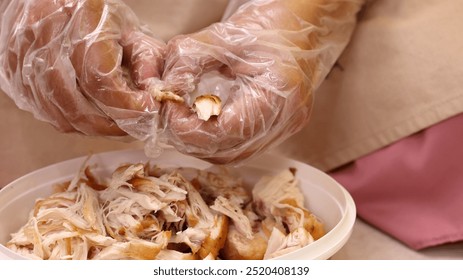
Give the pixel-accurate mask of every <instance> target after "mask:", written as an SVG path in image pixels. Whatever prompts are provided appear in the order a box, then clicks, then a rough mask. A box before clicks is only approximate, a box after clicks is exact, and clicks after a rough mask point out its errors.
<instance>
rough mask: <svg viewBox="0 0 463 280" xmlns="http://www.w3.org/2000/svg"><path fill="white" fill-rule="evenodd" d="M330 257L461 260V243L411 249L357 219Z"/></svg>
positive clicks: (344, 258)
mask: <svg viewBox="0 0 463 280" xmlns="http://www.w3.org/2000/svg"><path fill="white" fill-rule="evenodd" d="M332 259H334V260H346V259H351V260H435V259H437V260H463V242H459V243H454V244H447V245H441V246H436V247H433V248H427V249H424V250H420V251H415V250H412V249H410V248H409V247H407V246H406V245H404V244H403V243H401V242H399V241H397V240H396V239H394V238H392V237H390V236H389V235H387V234H385V233H383V232H381V231H379V230H377V229H376V228H374V227H372V226H370V225H369V224H367V223H365V222H364V221H362V220H361V219H357V220H356V222H355V225H354V229H353V232H352V236H351V237H350V239H349V240H348V241H347V243H346V245H345V246H344V247H343V248H341V250H340V251H339V252H337V253H336V254H335V255H334V256H333V257H332Z"/></svg>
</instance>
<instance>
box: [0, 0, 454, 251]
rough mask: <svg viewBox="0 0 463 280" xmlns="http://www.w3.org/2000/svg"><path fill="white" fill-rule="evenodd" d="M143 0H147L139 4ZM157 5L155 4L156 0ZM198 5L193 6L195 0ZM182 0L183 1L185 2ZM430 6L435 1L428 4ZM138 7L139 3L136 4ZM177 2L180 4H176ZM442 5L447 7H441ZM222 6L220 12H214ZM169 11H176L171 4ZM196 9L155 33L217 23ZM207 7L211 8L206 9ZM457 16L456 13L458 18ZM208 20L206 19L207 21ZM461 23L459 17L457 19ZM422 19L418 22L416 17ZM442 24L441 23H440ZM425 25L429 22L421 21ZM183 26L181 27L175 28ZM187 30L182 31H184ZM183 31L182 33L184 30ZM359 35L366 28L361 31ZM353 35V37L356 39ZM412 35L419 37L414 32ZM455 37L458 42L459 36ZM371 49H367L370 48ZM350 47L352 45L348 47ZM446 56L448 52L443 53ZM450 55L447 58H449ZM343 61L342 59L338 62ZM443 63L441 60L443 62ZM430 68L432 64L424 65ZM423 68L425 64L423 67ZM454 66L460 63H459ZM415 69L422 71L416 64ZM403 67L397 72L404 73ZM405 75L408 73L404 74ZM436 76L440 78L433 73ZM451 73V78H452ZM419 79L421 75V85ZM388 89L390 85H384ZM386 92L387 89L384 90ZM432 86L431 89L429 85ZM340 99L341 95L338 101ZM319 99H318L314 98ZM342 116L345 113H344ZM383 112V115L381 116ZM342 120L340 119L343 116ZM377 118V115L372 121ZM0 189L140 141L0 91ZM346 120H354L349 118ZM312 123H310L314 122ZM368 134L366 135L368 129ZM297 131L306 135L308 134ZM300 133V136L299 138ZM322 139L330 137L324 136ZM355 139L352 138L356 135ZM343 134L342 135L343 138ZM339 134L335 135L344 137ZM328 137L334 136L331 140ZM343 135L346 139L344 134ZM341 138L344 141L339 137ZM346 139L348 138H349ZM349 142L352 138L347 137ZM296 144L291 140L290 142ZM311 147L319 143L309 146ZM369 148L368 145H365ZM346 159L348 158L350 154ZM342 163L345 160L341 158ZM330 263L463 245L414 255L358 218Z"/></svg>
mask: <svg viewBox="0 0 463 280" xmlns="http://www.w3.org/2000/svg"><path fill="white" fill-rule="evenodd" d="M127 1H128V2H129V1H132V2H133V1H138V0H127ZM142 1H147V0H142ZM160 1H161V0H160ZM167 1H168V2H170V3H171V2H172V1H169V0H164V2H166V3H167ZM201 1H202V3H203V5H204V3H205V2H207V3H208V5H211V4H210V3H218V2H222V4H220V3H218V4H217V5H218V6H217V7H216V8H214V9H223V8H224V5H223V3H224V2H225V1H218V2H213V1H208V0H207V1H206V0H201ZM201 1H199V2H201ZM391 1H401V0H389V3H391ZM185 2H186V1H185ZM407 2H408V3H412V2H413V3H415V4H417V3H418V2H420V1H413V0H410V1H408V0H407ZM434 2H436V1H434ZM450 2H452V1H442V3H444V5H449V3H450ZM140 3H141V2H140ZM182 3H183V1H182ZM445 3H447V4H445ZM219 6H220V7H222V8H219ZM172 7H178V6H176V5H173V6H172ZM198 7H201V6H194V7H193V6H190V8H191V9H192V10H193V11H196V12H195V13H185V14H181V15H183V16H182V17H180V19H178V18H177V19H176V20H175V19H172V18H171V20H174V23H175V24H174V23H173V24H171V25H170V26H174V27H175V26H177V27H178V28H179V29H177V30H170V31H168V30H167V29H165V32H164V33H162V34H160V36H162V37H164V38H168V37H170V36H171V35H172V34H173V33H178V32H186V31H189V30H188V28H193V29H195V28H199V27H200V26H201V25H204V24H206V21H211V20H215V19H217V18H218V17H217V15H215V16H213V15H212V16H210V15H206V14H201V12H200V11H199V10H198V9H197V8H198ZM211 7H212V6H211ZM446 8H447V9H448V10H449V12H451V13H452V12H455V13H456V12H458V9H453V8H452V7H451V6H446ZM431 11H434V10H427V12H429V13H431ZM407 12H410V11H409V10H404V11H403V13H404V15H407ZM139 13H143V14H142V17H146V18H150V17H151V18H154V19H156V20H160V21H164V20H166V21H167V20H168V18H169V15H168V14H166V13H158V14H157V15H159V14H160V15H159V16H154V14H152V13H150V12H149V11H146V10H145V11H143V9H141V11H139ZM172 13H180V11H176V12H175V11H172ZM162 15H164V17H165V18H164V19H162V20H161V16H162ZM460 15H461V14H460ZM186 16H189V19H190V20H191V19H199V20H200V21H199V22H198V25H196V26H188V25H185V23H182V19H186ZM209 16H210V17H209ZM202 19H206V21H202ZM459 19H461V17H459ZM422 20H424V19H422ZM442 20H445V18H444V19H442ZM427 21H429V20H427ZM181 26H184V28H181ZM185 26H187V27H185ZM185 28H186V29H185ZM364 31H365V32H366V31H368V30H364ZM357 36H358V35H357ZM416 36H419V34H417V35H416ZM413 38H415V39H419V38H418V37H413ZM460 38H462V37H461V36H460ZM374 47H375V46H374V45H373V46H371V48H374ZM351 48H352V47H351ZM353 54H355V55H362V54H363V53H362V52H361V51H360V50H357V51H356V52H353ZM457 54H458V57H459V58H461V57H463V56H461V52H458V53H457ZM449 55H450V54H449ZM451 58H452V57H451V55H450V57H448V60H450V59H451ZM343 59H344V60H343V61H345V59H347V58H343ZM448 62H449V61H446V63H448ZM429 64H432V61H431V62H429ZM429 64H428V65H429ZM460 65H463V63H462V64H460ZM421 67H425V65H424V66H421ZM405 70H407V69H402V71H405ZM407 73H408V72H407ZM333 75H334V77H338V76H336V75H340V73H334V74H333ZM439 75H440V74H439ZM453 75H454V74H453ZM423 80H425V77H423V79H422V80H421V81H423ZM364 81H368V77H366V78H365V80H364ZM389 85H391V83H389ZM436 85H447V84H444V83H442V82H441V83H436ZM357 86H358V87H360V88H362V87H364V85H357ZM447 86H449V87H450V85H447ZM325 87H329V85H325ZM386 88H387V87H386ZM434 88H435V87H434ZM457 89H458V92H456V93H454V95H455V96H461V95H462V93H461V87H457ZM340 98H341V97H340ZM320 99H321V98H320ZM327 102H328V101H327V100H325V101H323V100H320V101H319V104H321V105H323V104H325V105H324V106H328V107H330V108H331V109H330V110H329V112H333V110H334V109H333V108H332V107H331V106H333V104H332V103H331V104H328V105H327ZM338 102H339V103H337V104H346V103H342V102H344V101H343V99H339V100H338ZM350 108H351V109H355V106H354V107H350ZM316 110H318V111H319V112H323V111H324V110H326V109H325V108H323V107H317V108H316ZM346 113H348V111H347V112H346ZM386 113H387V112H386ZM342 117H343V113H339V114H335V115H332V118H330V120H332V119H333V118H342ZM344 117H345V115H344ZM378 118H379V117H378ZM0 120H1V121H0V131H1V137H0V186H4V185H5V184H7V183H9V182H11V181H13V180H14V179H16V178H18V177H20V176H22V175H25V174H27V173H29V172H31V171H33V170H36V169H38V168H41V167H44V166H47V165H49V164H53V163H57V162H60V161H63V160H66V159H70V158H74V157H77V156H82V155H87V154H89V153H97V152H102V151H108V150H115V149H126V148H134V147H140V148H141V147H142V144H141V143H136V142H134V143H123V142H116V141H111V140H108V139H101V138H92V137H86V136H82V135H77V134H61V133H59V132H57V131H56V130H54V129H53V128H52V127H51V126H50V125H49V124H47V123H43V122H40V121H38V120H36V119H34V118H33V117H32V115H31V114H30V113H27V112H24V111H21V110H19V109H17V108H16V106H15V105H14V103H13V102H12V101H11V100H10V99H9V98H8V97H7V96H6V95H5V94H3V93H1V92H0ZM350 120H351V121H352V122H354V121H355V119H352V118H351V119H350ZM314 122H315V121H314ZM316 122H318V123H320V124H321V125H323V122H324V120H323V119H318V120H317V121H316ZM370 132H371V131H370ZM302 133H309V134H310V133H311V132H310V131H309V132H307V130H306V131H305V132H302ZM342 133H345V134H346V135H348V134H349V130H342ZM302 135H303V134H302ZM327 135H330V134H329V133H328V134H327ZM356 135H357V134H356ZM344 136H345V135H344ZM344 136H341V137H344ZM332 137H334V136H332ZM346 137H347V136H346ZM294 139H303V140H294ZM342 139H347V138H342ZM349 139H351V138H349ZM353 140H355V139H353ZM291 141H292V142H290V143H292V145H293V147H297V148H298V149H299V148H300V147H301V146H300V145H299V146H298V142H297V141H303V143H307V142H306V139H305V138H304V137H300V138H293V140H291ZM294 141H296V142H294ZM314 145H321V144H314ZM318 147H319V146H314V148H318ZM368 148H369V149H370V148H371V147H370V146H369V147H368ZM307 154H310V152H309V151H306V152H304V153H301V154H300V155H301V156H304V155H307ZM351 156H352V155H351ZM344 160H345V159H344ZM333 259H463V243H459V244H453V245H446V246H439V247H436V248H432V249H426V250H423V251H420V252H416V251H413V250H410V249H408V248H407V247H405V246H403V244H401V243H400V242H398V241H396V240H394V239H392V238H390V237H389V236H387V235H385V234H383V233H382V232H380V231H378V230H376V229H375V228H373V227H371V226H369V225H368V224H365V223H364V222H363V221H361V220H360V219H358V220H357V222H356V225H355V227H354V232H353V234H352V237H351V239H350V240H349V241H348V243H347V245H346V246H345V247H344V248H342V249H341V251H340V252H339V253H337V254H336V255H335V256H334V257H333Z"/></svg>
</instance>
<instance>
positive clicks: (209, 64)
mask: <svg viewBox="0 0 463 280" xmlns="http://www.w3.org/2000/svg"><path fill="white" fill-rule="evenodd" d="M362 3H363V1H362V0H313V1H306V0H253V1H250V2H249V3H247V4H244V5H243V6H241V7H240V9H238V11H237V12H236V13H234V14H233V15H232V16H231V17H230V18H229V19H227V20H226V21H224V22H220V23H216V24H213V25H211V26H210V27H208V28H206V29H204V30H202V31H199V32H197V33H195V34H191V35H182V36H178V37H175V38H173V39H172V40H171V41H170V42H169V43H168V45H167V54H166V62H165V72H164V76H163V81H164V82H165V87H166V89H167V90H170V91H173V92H175V93H176V94H179V95H181V96H183V97H184V98H185V100H186V101H187V102H185V103H178V102H165V103H164V104H163V106H162V109H161V114H162V121H163V122H162V128H163V130H164V133H165V135H166V136H165V137H166V138H168V139H169V141H170V143H171V144H173V145H174V146H175V147H176V148H177V149H178V150H179V151H181V152H183V153H187V154H190V155H194V156H196V157H198V158H203V159H205V160H208V161H210V162H214V163H237V162H240V161H243V160H245V159H247V158H249V157H251V156H253V155H256V154H259V153H260V152H262V151H264V150H266V149H268V148H269V147H271V146H273V145H277V144H280V143H281V142H282V141H284V140H285V139H287V138H288V137H290V136H291V135H293V134H294V133H296V132H298V131H299V130H300V129H301V128H302V127H303V126H304V125H306V123H307V121H308V119H309V116H310V112H311V107H312V102H313V92H314V91H315V90H316V89H317V87H318V86H319V85H320V83H321V82H322V81H323V80H324V79H325V77H326V75H327V74H328V73H329V71H330V69H331V68H332V66H333V64H334V63H335V62H336V60H337V58H338V57H339V55H340V53H341V52H342V50H343V49H344V47H345V46H346V44H347V43H348V41H349V39H350V36H351V33H352V31H353V28H354V26H355V19H356V13H357V12H358V11H359V9H360V8H361V5H362ZM202 94H213V95H217V96H219V97H220V99H221V100H222V104H223V109H222V112H221V113H220V114H219V115H218V116H217V117H213V118H211V119H209V120H207V121H204V120H202V119H199V118H198V115H197V114H196V113H194V112H193V111H192V110H191V108H190V107H191V105H192V103H193V101H194V99H195V96H197V95H202ZM327 113H329V112H328V111H327Z"/></svg>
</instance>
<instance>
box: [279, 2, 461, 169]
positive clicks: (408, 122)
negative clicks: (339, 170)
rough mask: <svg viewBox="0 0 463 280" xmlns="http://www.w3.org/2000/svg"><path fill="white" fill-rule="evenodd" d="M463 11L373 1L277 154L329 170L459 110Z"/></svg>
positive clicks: (444, 5) (450, 5)
mask: <svg viewBox="0 0 463 280" xmlns="http://www.w3.org/2000/svg"><path fill="white" fill-rule="evenodd" d="M462 15H463V1H455V0H406V1H404V0H376V1H372V2H370V3H369V5H368V6H367V7H366V8H365V10H364V11H363V13H362V14H361V16H360V20H359V23H358V26H357V28H356V31H355V33H354V36H353V38H352V41H351V44H350V45H349V46H348V47H347V49H346V50H345V52H344V53H343V55H342V56H341V58H340V59H339V63H338V67H335V68H334V69H333V70H332V73H331V74H330V75H329V76H328V78H327V80H326V81H325V82H324V83H323V84H322V86H321V88H320V89H319V91H318V92H317V94H316V96H315V105H314V111H313V115H312V119H311V121H310V123H309V125H308V126H307V127H306V128H305V129H304V130H303V131H301V132H300V133H299V134H297V135H295V136H294V137H292V138H291V139H290V140H288V141H286V142H285V143H284V144H283V145H281V146H280V147H279V148H278V151H279V152H281V153H282V154H285V155H288V156H291V157H293V158H296V159H298V160H301V161H304V162H308V163H310V164H311V165H314V166H315V167H318V168H320V169H323V170H330V169H333V168H336V167H339V166H341V165H343V164H346V163H348V162H350V161H352V160H355V159H356V158H358V157H360V156H363V155H366V154H368V153H370V152H373V151H375V150H377V149H379V148H381V147H384V146H386V145H388V144H390V143H392V142H394V141H396V140H398V139H400V138H403V137H405V136H408V135H410V134H412V133H415V132H417V131H419V130H421V129H424V128H426V127H429V126H430V125H433V124H436V123H438V122H439V121H442V120H445V119H446V118H449V117H451V116H454V115H456V114H458V113H461V112H462V111H463V87H462V85H461V78H462V77H463V55H462V51H463V37H462V36H461V35H460V34H461V30H462V29H463V19H462Z"/></svg>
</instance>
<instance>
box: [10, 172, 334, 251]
mask: <svg viewBox="0 0 463 280" xmlns="http://www.w3.org/2000/svg"><path fill="white" fill-rule="evenodd" d="M298 184H299V182H298V180H297V179H296V177H295V174H294V170H292V169H288V170H284V171H283V172H281V173H280V174H277V175H276V176H266V177H263V178H262V179H261V180H260V181H259V182H257V184H256V185H255V186H254V188H253V192H252V195H251V194H250V193H249V192H248V191H247V188H245V186H244V184H243V182H242V180H241V179H240V178H237V177H236V176H233V175H232V174H231V173H230V172H228V170H220V171H217V172H216V171H205V170H196V169H193V168H161V167H159V166H154V167H151V166H150V165H149V164H141V163H137V164H125V165H121V166H120V167H118V168H117V169H116V170H115V171H114V172H113V174H112V176H111V177H110V178H97V176H95V175H94V174H93V173H92V168H90V166H87V165H86V164H84V166H83V167H82V168H81V170H79V172H78V173H77V175H76V177H75V178H74V179H73V180H72V181H70V182H67V183H62V184H60V185H59V186H58V187H57V188H56V189H57V191H56V193H54V194H53V195H51V196H49V197H47V198H43V199H38V200H37V201H36V203H35V206H34V208H33V209H32V211H31V212H30V216H29V219H28V221H27V222H26V224H25V225H24V226H23V227H21V228H20V229H19V230H18V231H17V232H15V233H13V234H12V235H11V239H10V241H9V242H8V243H7V244H6V245H7V247H8V248H9V249H11V250H13V251H15V252H17V253H19V254H21V255H23V256H25V257H27V258H31V259H44V260H47V259H61V260H86V259H95V260H99V259H110V260H113V259H175V260H177V259H178V260H198V259H267V258H274V257H277V256H281V255H284V254H286V253H289V252H291V251H294V250H297V249H299V248H302V247H304V246H306V245H308V244H310V243H312V242H314V240H317V239H318V238H320V237H321V236H323V235H324V234H325V231H324V228H323V223H322V222H321V221H320V220H319V219H318V218H317V217H316V216H315V215H314V214H313V213H311V212H309V210H307V209H306V208H304V200H303V195H302V193H301V192H300V189H299V186H298Z"/></svg>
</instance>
